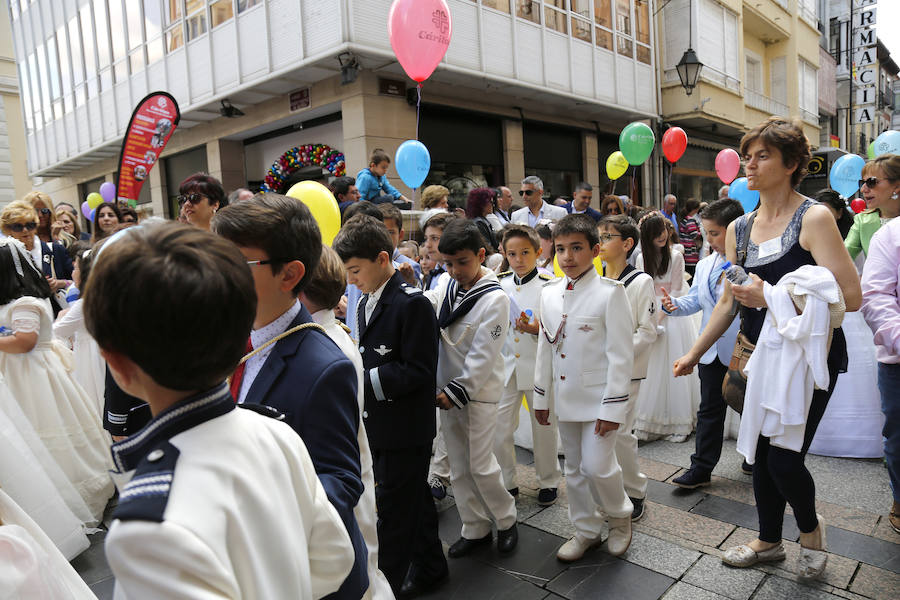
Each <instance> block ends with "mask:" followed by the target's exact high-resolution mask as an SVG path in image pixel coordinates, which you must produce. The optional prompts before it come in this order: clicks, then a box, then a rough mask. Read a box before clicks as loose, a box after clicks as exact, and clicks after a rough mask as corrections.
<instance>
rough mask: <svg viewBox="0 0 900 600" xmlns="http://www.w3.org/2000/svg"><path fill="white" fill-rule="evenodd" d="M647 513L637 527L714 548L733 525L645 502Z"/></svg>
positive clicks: (727, 534)
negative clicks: (654, 530)
mask: <svg viewBox="0 0 900 600" xmlns="http://www.w3.org/2000/svg"><path fill="white" fill-rule="evenodd" d="M646 506H647V512H646V514H645V515H644V518H643V519H641V521H640V523H638V525H640V526H642V527H649V528H652V529H658V530H660V531H665V532H668V533H671V534H674V535H677V536H680V537H683V538H685V539H688V540H692V541H694V542H698V543H700V544H704V545H706V546H712V547H716V546H718V545H719V544H721V543H722V541H723V540H725V538H727V537H728V536H729V535H730V534H731V532H732V531H734V525H732V524H730V523H723V522H722V521H717V520H716V519H711V518H709V517H705V516H702V515H697V514H694V513H689V512H684V511H682V510H678V509H676V508H671V507H668V506H664V505H662V504H657V503H655V502H647V503H646Z"/></svg>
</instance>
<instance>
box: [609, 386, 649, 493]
mask: <svg viewBox="0 0 900 600" xmlns="http://www.w3.org/2000/svg"><path fill="white" fill-rule="evenodd" d="M640 389H641V380H640V379H638V380H636V381H632V382H631V397H630V399H629V400H628V405H629V408H628V414H627V415H626V417H625V422H624V423H622V424H621V425H619V428H618V429H617V430H616V460H618V461H619V466H620V467H621V468H622V479H623V481H624V482H625V493H626V494H628V496H629V497H631V498H638V499H641V498H646V497H647V476H646V475H644V474H643V473H641V468H640V466H638V439H637V436H635V435H634V433H633V430H634V409H635V403H636V402H637V399H638V392H639V391H640Z"/></svg>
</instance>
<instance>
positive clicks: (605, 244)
mask: <svg viewBox="0 0 900 600" xmlns="http://www.w3.org/2000/svg"><path fill="white" fill-rule="evenodd" d="M598 229H599V233H600V258H602V259H603V265H604V274H605V275H606V276H607V277H609V278H610V279H615V280H617V281H621V282H622V285H624V286H625V295H626V296H628V304H629V305H630V306H631V317H632V319H633V320H634V335H633V339H632V341H633V351H634V367H633V369H632V372H631V391H630V395H631V398H634V399H635V401H636V400H637V397H638V392H639V391H640V389H641V381H643V380H644V379H646V377H647V363H648V361H649V359H650V347H651V346H652V345H653V342H655V341H656V336H657V330H656V323H657V313H656V311H657V310H658V309H659V307H658V306H657V305H656V290H655V289H654V287H653V278H652V277H650V275H648V274H647V273H644V272H643V271H640V270H638V269H635V268H634V267H633V266H631V265H629V264H628V257H629V256H630V255H631V253H632V252H633V251H634V247H635V246H636V245H637V243H638V242H639V241H640V239H641V234H640V232H639V230H638V228H637V224H636V223H635V222H634V220H633V219H632V218H631V217H628V216H626V215H611V216H609V217H604V218H603V220H601V221H600V223H599V225H598ZM629 404H630V406H629V410H628V415H627V417H626V420H625V423H624V424H623V426H622V427H619V428H618V429H617V430H616V459H617V460H618V461H619V466H620V467H622V477H623V479H624V481H625V493H627V494H628V497H629V498H631V503H632V504H633V505H634V510H633V511H632V513H631V521H632V522H635V521H638V520H640V518H641V517H643V516H644V498H646V496H647V476H646V475H644V474H643V473H641V469H640V466H639V465H638V439H637V436H635V435H634V432H633V430H634V403H633V402H632V403H629Z"/></svg>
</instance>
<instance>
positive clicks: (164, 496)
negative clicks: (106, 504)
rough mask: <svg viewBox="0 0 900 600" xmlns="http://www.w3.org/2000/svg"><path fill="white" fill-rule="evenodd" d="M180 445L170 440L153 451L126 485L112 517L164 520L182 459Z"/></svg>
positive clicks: (143, 460)
mask: <svg viewBox="0 0 900 600" xmlns="http://www.w3.org/2000/svg"><path fill="white" fill-rule="evenodd" d="M179 454H180V453H179V451H178V448H176V447H175V446H173V445H172V444H170V443H169V441H168V440H166V441H165V442H162V443H161V444H159V445H157V446H156V447H155V448H153V449H152V450H150V452H148V453H147V455H146V456H144V458H143V459H141V462H140V463H138V466H137V468H136V469H135V470H134V477H132V478H131V481H129V482H128V485H126V486H125V487H124V488H122V491H121V493H120V494H119V504H118V506H116V509H115V511H113V514H112V517H113V518H114V519H120V520H122V521H152V522H154V523H162V521H163V514H164V513H165V512H166V505H167V504H168V502H169V491H170V490H171V489H172V479H173V478H174V476H175V463H176V462H178V456H179Z"/></svg>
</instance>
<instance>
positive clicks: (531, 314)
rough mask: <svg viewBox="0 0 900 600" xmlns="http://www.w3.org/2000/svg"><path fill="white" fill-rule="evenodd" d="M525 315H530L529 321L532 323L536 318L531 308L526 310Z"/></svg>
mask: <svg viewBox="0 0 900 600" xmlns="http://www.w3.org/2000/svg"><path fill="white" fill-rule="evenodd" d="M525 316H526V317H528V322H529V323H531V322H532V321H533V320H534V313H533V312H531V309H530V308H529V309H526V310H525Z"/></svg>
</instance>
